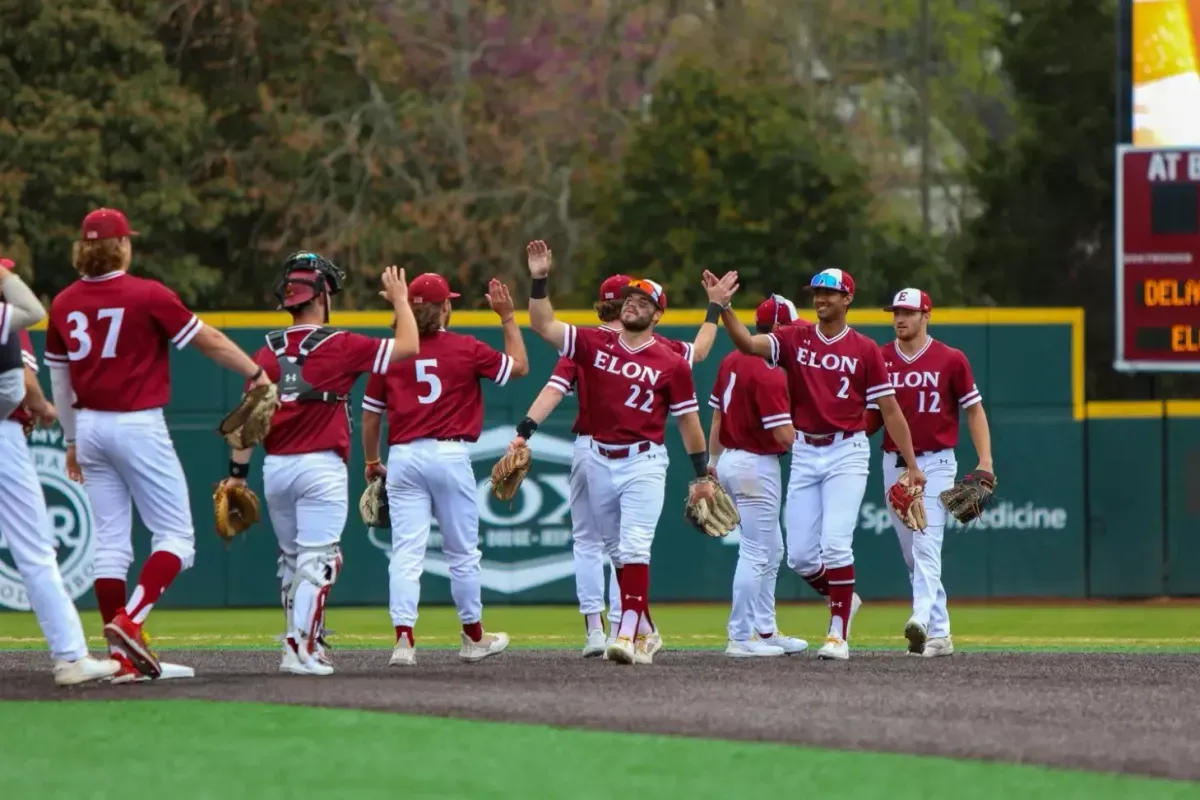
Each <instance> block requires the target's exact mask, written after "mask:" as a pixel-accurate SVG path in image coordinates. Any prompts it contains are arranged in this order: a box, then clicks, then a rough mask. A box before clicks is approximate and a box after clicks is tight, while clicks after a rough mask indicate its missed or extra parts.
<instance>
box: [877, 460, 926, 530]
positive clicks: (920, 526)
mask: <svg viewBox="0 0 1200 800" xmlns="http://www.w3.org/2000/svg"><path fill="white" fill-rule="evenodd" d="M887 501H888V505H889V506H891V507H892V510H893V511H895V512H896V516H897V517H899V518H900V521H901V522H903V523H904V526H905V527H906V528H908V529H909V530H911V531H923V530H925V528H926V527H927V526H928V525H929V520H928V519H927V518H926V516H925V488H924V487H922V486H917V485H915V484H914V483H912V482H911V481H910V480H909V478H908V470H904V471H903V472H901V473H900V477H898V478H897V479H896V482H895V483H894V484H892V488H890V489H888V493H887Z"/></svg>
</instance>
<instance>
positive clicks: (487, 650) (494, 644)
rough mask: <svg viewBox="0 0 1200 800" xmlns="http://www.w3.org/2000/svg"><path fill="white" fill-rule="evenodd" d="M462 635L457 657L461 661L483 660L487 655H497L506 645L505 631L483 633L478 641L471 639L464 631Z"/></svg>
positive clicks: (506, 636) (506, 635)
mask: <svg viewBox="0 0 1200 800" xmlns="http://www.w3.org/2000/svg"><path fill="white" fill-rule="evenodd" d="M460 635H461V636H462V649H461V650H459V651H458V657H459V658H461V659H462V660H463V661H472V662H474V661H483V660H484V659H485V658H487V657H489V656H495V655H499V654H500V653H503V652H504V649H505V648H506V647H508V634H507V633H485V634H483V638H481V639H480V640H479V641H478V642H476V641H473V640H472V639H471V637H470V636H467V635H466V634H465V633H463V634H460Z"/></svg>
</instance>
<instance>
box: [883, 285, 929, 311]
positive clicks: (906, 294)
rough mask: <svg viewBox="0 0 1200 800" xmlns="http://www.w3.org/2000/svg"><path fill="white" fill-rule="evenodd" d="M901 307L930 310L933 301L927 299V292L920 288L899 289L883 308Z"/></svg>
mask: <svg viewBox="0 0 1200 800" xmlns="http://www.w3.org/2000/svg"><path fill="white" fill-rule="evenodd" d="M901 309H907V310H909V311H932V310H933V301H932V300H930V299H929V294H928V293H926V292H923V291H921V290H920V289H901V290H900V291H898V292H896V296H895V297H893V298H892V304H891V305H890V306H888V307H887V308H885V309H883V310H884V311H897V310H901Z"/></svg>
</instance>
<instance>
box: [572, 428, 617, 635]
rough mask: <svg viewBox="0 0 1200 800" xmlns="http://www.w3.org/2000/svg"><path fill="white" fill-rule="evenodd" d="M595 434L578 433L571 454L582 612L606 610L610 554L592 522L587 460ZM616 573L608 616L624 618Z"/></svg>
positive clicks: (611, 581)
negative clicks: (582, 434) (606, 564)
mask: <svg viewBox="0 0 1200 800" xmlns="http://www.w3.org/2000/svg"><path fill="white" fill-rule="evenodd" d="M591 446H592V437H590V436H577V437H575V450H574V452H573V454H572V456H571V483H570V486H571V498H570V503H571V539H572V553H573V555H574V556H575V594H576V596H577V597H578V598H579V613H580V614H584V615H588V614H603V613H604V564H605V562H606V561H608V560H609V554H608V553H606V552H605V550H604V537H602V536H601V535H600V531H599V529H598V528H597V527H596V525H595V524H594V523H593V522H592V510H591V501H590V499H589V498H588V488H587V462H588V458H589V455H588V454H589V452H590V451H591ZM616 580H617V575H616V571H615V570H610V575H609V584H610V587H609V598H610V608H609V620H610V621H611V622H613V624H620V622H621V592H620V589H619V588H617V583H616Z"/></svg>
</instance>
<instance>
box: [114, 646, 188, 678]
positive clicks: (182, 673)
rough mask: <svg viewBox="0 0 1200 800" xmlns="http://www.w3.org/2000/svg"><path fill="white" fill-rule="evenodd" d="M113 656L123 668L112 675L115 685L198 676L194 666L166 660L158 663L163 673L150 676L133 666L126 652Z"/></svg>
mask: <svg viewBox="0 0 1200 800" xmlns="http://www.w3.org/2000/svg"><path fill="white" fill-rule="evenodd" d="M112 658H113V660H114V661H116V662H117V663H118V664H119V665H120V666H121V668H120V669H119V670H117V672H116V674H114V675H113V676H112V683H113V684H114V685H120V684H123V683H145V682H146V681H150V680H156V681H169V680H175V679H178V678H194V677H196V670H195V669H193V668H192V667H186V666H184V665H183V664H171V663H169V662H166V661H160V662H158V665H159V667H161V668H162V673H160V674H159V676H158V677H157V678H150V677H148V676H146V675H143V674H142V673H140V672H138V671H137V668H136V667H134V666H133V662H132V661H130V660H129V656H127V655H125V654H124V653H115V654H114V655H113V656H112Z"/></svg>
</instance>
